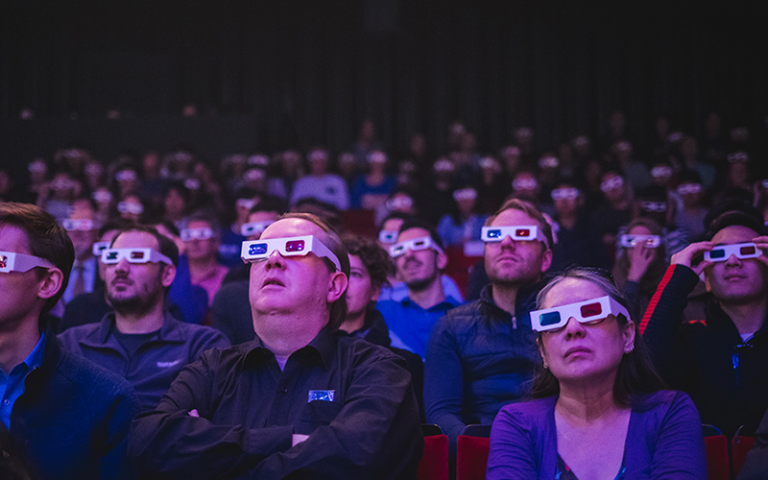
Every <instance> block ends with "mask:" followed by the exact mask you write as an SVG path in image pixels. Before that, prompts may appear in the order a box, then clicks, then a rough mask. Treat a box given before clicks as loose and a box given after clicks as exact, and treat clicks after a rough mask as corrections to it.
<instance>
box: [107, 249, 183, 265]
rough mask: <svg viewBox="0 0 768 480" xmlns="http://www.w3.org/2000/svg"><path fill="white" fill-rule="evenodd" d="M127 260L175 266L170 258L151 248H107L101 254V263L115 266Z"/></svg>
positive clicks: (129, 261)
mask: <svg viewBox="0 0 768 480" xmlns="http://www.w3.org/2000/svg"><path fill="white" fill-rule="evenodd" d="M122 259H126V260H128V263H148V262H162V263H165V264H167V265H173V262H172V261H171V259H170V258H168V257H166V256H165V255H163V254H162V253H160V252H156V251H155V250H152V249H151V248H107V249H104V250H103V251H102V252H101V263H103V264H105V265H114V264H116V263H118V262H119V261H120V260H122Z"/></svg>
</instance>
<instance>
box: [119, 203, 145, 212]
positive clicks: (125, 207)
mask: <svg viewBox="0 0 768 480" xmlns="http://www.w3.org/2000/svg"><path fill="white" fill-rule="evenodd" d="M117 211H118V212H120V213H132V214H134V215H141V214H142V213H144V206H142V205H141V204H140V203H129V202H120V203H118V204H117Z"/></svg>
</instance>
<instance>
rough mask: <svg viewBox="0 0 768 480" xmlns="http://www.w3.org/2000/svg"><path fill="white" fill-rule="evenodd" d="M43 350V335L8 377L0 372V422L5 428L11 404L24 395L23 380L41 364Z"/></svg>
mask: <svg viewBox="0 0 768 480" xmlns="http://www.w3.org/2000/svg"><path fill="white" fill-rule="evenodd" d="M44 350H45V334H42V335H40V340H39V341H38V342H37V345H35V348H33V349H32V351H31V352H29V355H27V358H25V359H24V361H23V362H21V363H20V364H18V365H16V366H15V367H13V370H11V374H10V375H6V374H5V372H4V371H2V370H0V399H2V401H0V420H2V422H3V424H4V425H5V428H7V429H9V430H10V428H11V411H12V410H13V404H14V403H16V400H17V399H18V398H19V397H20V396H21V394H23V393H24V380H26V378H27V375H29V372H31V371H32V370H34V369H36V368H38V367H39V366H40V365H41V364H42V363H43V351H44Z"/></svg>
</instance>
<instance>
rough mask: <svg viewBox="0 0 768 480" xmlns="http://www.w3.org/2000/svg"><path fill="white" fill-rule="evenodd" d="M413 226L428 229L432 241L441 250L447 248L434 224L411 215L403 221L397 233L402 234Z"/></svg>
mask: <svg viewBox="0 0 768 480" xmlns="http://www.w3.org/2000/svg"><path fill="white" fill-rule="evenodd" d="M412 228H420V229H422V230H426V231H428V232H429V237H430V238H431V239H432V241H433V242H434V243H435V244H436V245H437V246H438V247H440V249H441V250H445V248H444V247H443V241H442V240H441V239H440V236H439V235H438V234H437V230H435V227H433V226H432V224H430V223H427V222H425V221H424V220H421V219H419V218H416V217H411V218H408V219H406V220H405V221H403V224H402V225H400V230H399V231H398V232H397V235H398V236H400V234H402V233H403V232H404V231H406V230H410V229H412Z"/></svg>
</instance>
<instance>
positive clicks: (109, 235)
mask: <svg viewBox="0 0 768 480" xmlns="http://www.w3.org/2000/svg"><path fill="white" fill-rule="evenodd" d="M118 233H120V230H107V231H106V232H104V235H102V236H101V237H100V238H99V241H100V242H109V243H110V244H112V240H114V239H115V237H116V236H117V234H118ZM96 263H97V265H98V266H99V278H101V279H105V278H107V277H106V274H107V273H106V272H107V270H106V267H107V266H106V265H104V264H103V263H101V260H100V259H98V258H97V259H96Z"/></svg>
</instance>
